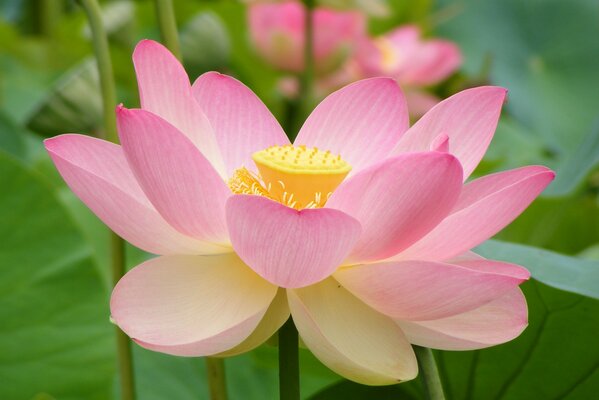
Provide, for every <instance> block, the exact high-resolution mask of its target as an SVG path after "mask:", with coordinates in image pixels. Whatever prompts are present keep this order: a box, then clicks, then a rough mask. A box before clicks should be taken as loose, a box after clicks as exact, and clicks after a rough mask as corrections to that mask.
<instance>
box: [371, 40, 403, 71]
mask: <svg viewBox="0 0 599 400" xmlns="http://www.w3.org/2000/svg"><path fill="white" fill-rule="evenodd" d="M374 45H375V46H376V47H377V48H378V49H379V51H380V52H381V66H382V67H383V70H384V71H388V72H389V71H392V70H393V69H395V68H396V67H397V65H398V64H399V62H400V59H399V54H398V53H397V50H396V49H395V46H394V45H393V42H391V40H389V39H387V38H385V37H380V38H377V39H375V40H374Z"/></svg>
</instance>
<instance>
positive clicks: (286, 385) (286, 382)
mask: <svg viewBox="0 0 599 400" xmlns="http://www.w3.org/2000/svg"><path fill="white" fill-rule="evenodd" d="M298 344H299V340H298V334H297V329H295V325H294V324H293V319H291V318H289V319H288V320H287V322H285V324H284V325H283V326H282V327H281V329H279V398H280V399H281V400H299V398H300V380H299V379H300V376H299V348H298Z"/></svg>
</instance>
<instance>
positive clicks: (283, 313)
mask: <svg viewBox="0 0 599 400" xmlns="http://www.w3.org/2000/svg"><path fill="white" fill-rule="evenodd" d="M288 319H289V306H288V304H287V291H286V290H285V289H283V288H279V290H278V292H277V295H276V296H275V298H274V300H273V301H272V303H271V304H270V307H268V310H267V311H266V314H264V317H262V321H260V323H259V324H258V326H257V327H256V329H255V330H254V332H252V334H251V335H250V336H248V338H247V339H245V340H244V341H243V342H241V343H239V344H238V345H237V346H235V347H233V348H232V349H230V350H227V351H225V352H223V353H219V354H216V355H215V356H216V357H231V356H236V355H238V354H242V353H245V352H247V351H250V350H253V349H255V348H256V347H258V346H260V345H261V344H263V343H264V342H266V341H267V340H268V339H270V337H271V336H273V335H274V334H275V333H277V331H278V330H279V328H280V327H281V326H283V324H284V323H285V322H286V321H287V320H288Z"/></svg>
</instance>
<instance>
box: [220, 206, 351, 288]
mask: <svg viewBox="0 0 599 400" xmlns="http://www.w3.org/2000/svg"><path fill="white" fill-rule="evenodd" d="M227 223H228V226H229V233H230V235H231V243H233V248H234V249H235V251H236V252H237V254H239V257H241V259H242V260H243V261H245V262H246V263H247V264H248V265H249V266H250V267H251V268H252V269H253V270H254V271H256V273H258V275H260V276H262V277H263V278H264V279H266V280H268V281H270V282H272V283H274V284H275V285H278V286H282V287H285V288H296V287H302V286H307V285H311V284H313V283H316V282H319V281H321V280H323V279H324V278H326V277H327V276H329V275H331V274H332V273H333V271H334V270H335V269H337V267H338V266H339V265H340V264H341V262H342V261H343V259H344V258H345V257H346V256H347V254H348V253H349V251H350V250H351V248H352V247H353V245H354V244H355V243H356V240H357V239H358V237H359V235H360V230H361V229H360V224H359V223H358V221H356V220H355V219H353V218H352V217H350V216H348V215H347V214H345V213H343V212H341V211H338V210H331V209H327V208H317V209H304V210H300V211H298V210H295V209H293V208H289V207H286V206H284V205H282V204H281V203H277V202H275V201H272V200H269V199H267V198H265V197H260V196H253V195H234V196H232V197H230V198H229V200H228V201H227Z"/></svg>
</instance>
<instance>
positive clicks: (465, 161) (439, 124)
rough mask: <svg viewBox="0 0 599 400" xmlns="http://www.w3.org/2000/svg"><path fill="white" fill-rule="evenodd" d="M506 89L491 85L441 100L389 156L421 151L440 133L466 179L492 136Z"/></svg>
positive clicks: (413, 127) (407, 133) (412, 128)
mask: <svg viewBox="0 0 599 400" xmlns="http://www.w3.org/2000/svg"><path fill="white" fill-rule="evenodd" d="M506 93H507V92H506V90H505V89H503V88H500V87H494V86H481V87H477V88H474V89H467V90H464V91H462V92H460V93H458V94H455V95H453V96H451V97H450V98H448V99H446V100H443V101H442V102H440V103H439V104H437V105H436V106H435V107H433V108H432V109H431V110H430V111H429V112H428V113H426V114H425V115H424V116H423V117H422V118H421V119H419V120H418V122H416V124H414V126H412V127H411V128H410V129H409V130H408V131H407V132H406V133H405V135H403V136H402V138H401V140H400V141H399V143H398V144H397V146H396V147H395V148H394V149H393V151H392V152H391V154H399V153H405V152H411V151H424V150H428V149H429V148H430V145H431V142H432V141H433V140H434V139H435V138H436V137H437V136H438V135H439V134H440V133H446V134H447V135H448V136H449V151H450V152H451V154H454V155H455V156H456V157H457V158H458V159H459V160H460V162H461V163H462V166H463V167H464V180H466V178H468V176H470V174H471V173H472V171H473V170H474V168H476V166H477V165H478V163H479V161H480V160H481V159H482V157H483V155H484V154H485V152H486V151H487V147H488V146H489V143H491V139H492V138H493V134H494V133H495V128H496V127H497V121H498V120H499V114H500V113H501V106H502V105H503V101H504V100H505V96H506Z"/></svg>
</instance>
